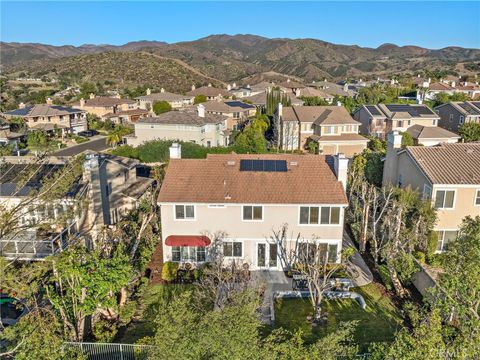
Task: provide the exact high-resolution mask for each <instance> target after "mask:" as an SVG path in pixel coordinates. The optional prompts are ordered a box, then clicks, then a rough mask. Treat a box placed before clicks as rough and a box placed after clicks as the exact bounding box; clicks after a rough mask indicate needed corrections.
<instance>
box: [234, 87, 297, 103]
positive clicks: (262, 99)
mask: <svg viewBox="0 0 480 360" xmlns="http://www.w3.org/2000/svg"><path fill="white" fill-rule="evenodd" d="M270 91H271V90H265V91H264V92H261V93H257V94H255V95H252V96H248V97H246V98H243V99H242V100H245V101H249V102H250V103H252V104H253V105H255V106H257V107H265V106H266V105H267V96H268V94H269V92H270ZM286 95H287V96H288V99H289V100H290V104H291V105H292V106H300V105H303V100H300V99H298V98H297V97H296V96H295V94H293V93H287V94H286Z"/></svg>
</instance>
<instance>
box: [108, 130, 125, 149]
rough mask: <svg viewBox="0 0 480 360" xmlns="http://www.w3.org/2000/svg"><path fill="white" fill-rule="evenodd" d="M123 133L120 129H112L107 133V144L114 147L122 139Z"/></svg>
mask: <svg viewBox="0 0 480 360" xmlns="http://www.w3.org/2000/svg"><path fill="white" fill-rule="evenodd" d="M122 138H123V135H122V133H121V132H120V131H112V132H110V133H109V134H108V135H107V139H106V141H107V144H108V145H110V146H111V147H116V146H117V144H118V143H119V142H121V141H122Z"/></svg>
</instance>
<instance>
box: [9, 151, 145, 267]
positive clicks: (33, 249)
mask: <svg viewBox="0 0 480 360" xmlns="http://www.w3.org/2000/svg"><path fill="white" fill-rule="evenodd" d="M85 155H86V160H85V163H84V164H83V169H84V170H83V174H82V176H81V177H80V178H79V179H77V180H76V181H75V184H74V185H73V186H72V187H71V189H69V190H68V191H67V192H66V194H65V195H64V196H63V197H62V198H61V199H58V200H53V201H51V200H46V199H45V200H44V199H42V198H31V197H29V196H30V195H31V194H32V192H33V193H34V192H41V191H42V188H43V186H44V181H45V179H46V178H48V177H49V176H51V175H53V174H55V173H56V172H58V171H60V170H61V169H63V167H64V166H65V159H63V158H57V157H50V158H46V159H45V161H44V163H42V164H37V163H35V161H36V160H35V159H20V160H15V161H12V162H8V161H5V162H3V163H2V164H1V172H0V206H2V207H5V208H10V207H13V206H19V204H23V203H25V202H26V201H28V202H29V203H28V204H26V205H22V206H19V208H20V209H21V211H22V213H21V215H20V216H19V220H18V221H19V224H20V226H22V227H25V229H24V230H22V231H19V232H18V233H15V234H11V235H9V236H5V237H4V238H0V255H1V256H5V257H6V258H8V259H19V260H41V259H44V258H45V257H47V256H50V255H54V254H55V253H57V252H58V251H61V250H62V249H64V248H65V247H67V246H68V245H69V244H70V243H71V242H72V241H73V240H74V239H76V240H79V239H80V238H81V239H82V241H84V243H85V244H86V245H88V241H89V240H90V239H92V238H96V237H97V236H98V235H99V232H100V231H101V230H102V229H103V227H104V226H111V225H114V224H116V223H117V222H118V221H119V220H120V219H121V218H122V217H123V216H124V215H125V214H126V213H127V212H128V211H129V210H131V209H133V208H135V207H137V206H138V204H139V201H140V199H141V198H142V197H143V196H144V194H145V193H146V192H147V191H148V190H149V189H150V188H151V186H152V185H153V180H152V179H150V178H147V177H142V176H139V175H137V167H138V165H139V162H138V161H137V160H132V159H128V158H123V157H119V156H114V155H110V154H102V153H95V152H91V151H89V152H87V153H86V154H85ZM33 170H35V171H33ZM26 171H33V173H32V176H31V177H30V178H29V179H28V181H27V182H25V179H23V178H22V176H24V174H25V172H26ZM85 199H88V202H85ZM81 203H84V204H87V206H88V207H87V208H85V209H82V211H72V210H78V209H79V207H78V206H79V205H80V204H81ZM60 219H61V221H60ZM46 220H48V221H52V220H59V222H58V224H55V225H51V226H49V227H48V228H45V227H42V228H38V227H36V225H37V224H41V223H43V224H44V223H45V221H46ZM60 224H61V225H60Z"/></svg>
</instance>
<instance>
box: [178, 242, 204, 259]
mask: <svg viewBox="0 0 480 360" xmlns="http://www.w3.org/2000/svg"><path fill="white" fill-rule="evenodd" d="M205 260H206V248H205V247H204V246H173V247H172V261H185V262H186V261H192V262H203V261H205Z"/></svg>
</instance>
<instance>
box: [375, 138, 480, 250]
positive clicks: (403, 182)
mask: <svg viewBox="0 0 480 360" xmlns="http://www.w3.org/2000/svg"><path fill="white" fill-rule="evenodd" d="M401 144H402V135H400V134H399V133H398V132H396V131H394V132H392V133H391V134H389V135H388V148H387V155H386V159H385V164H384V171H383V185H384V186H385V185H387V184H392V185H398V186H401V187H407V186H410V187H411V188H412V189H414V190H417V191H418V192H419V193H420V194H422V196H423V197H424V198H426V199H431V200H432V204H433V206H435V208H436V209H437V216H438V220H437V223H436V224H435V227H434V230H435V231H436V232H437V234H438V246H437V251H439V252H440V251H443V250H445V249H446V248H447V246H448V242H449V241H452V240H453V239H455V238H456V236H457V234H458V230H459V227H460V225H461V223H462V220H463V218H465V217H466V216H468V215H469V216H476V215H480V143H456V144H441V145H438V146H431V147H424V146H408V147H406V148H405V149H402V148H401Z"/></svg>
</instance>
